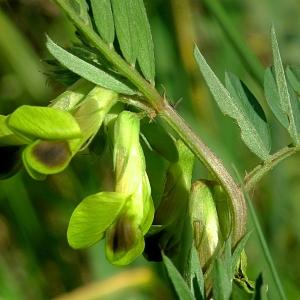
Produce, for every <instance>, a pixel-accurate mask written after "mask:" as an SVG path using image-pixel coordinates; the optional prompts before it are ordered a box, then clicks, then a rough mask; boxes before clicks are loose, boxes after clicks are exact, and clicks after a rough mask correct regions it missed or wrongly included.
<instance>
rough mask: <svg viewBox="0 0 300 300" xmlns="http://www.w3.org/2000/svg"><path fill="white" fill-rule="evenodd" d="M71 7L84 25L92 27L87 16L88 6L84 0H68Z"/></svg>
mask: <svg viewBox="0 0 300 300" xmlns="http://www.w3.org/2000/svg"><path fill="white" fill-rule="evenodd" d="M69 3H70V5H71V7H72V8H73V9H74V11H75V12H76V14H77V15H78V16H79V18H80V19H81V20H82V21H83V22H84V24H85V25H87V26H90V27H92V23H91V20H90V16H89V12H88V11H89V6H88V4H87V3H86V0H69Z"/></svg>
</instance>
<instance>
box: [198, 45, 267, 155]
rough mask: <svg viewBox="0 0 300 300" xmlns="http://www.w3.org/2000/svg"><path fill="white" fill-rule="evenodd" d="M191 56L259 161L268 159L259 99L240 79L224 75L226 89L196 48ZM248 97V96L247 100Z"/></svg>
mask: <svg viewBox="0 0 300 300" xmlns="http://www.w3.org/2000/svg"><path fill="white" fill-rule="evenodd" d="M194 56H195V59H196V61H197V63H198V66H199V68H200V70H201V72H202V74H203V76H204V78H205V80H206V83H207V85H208V87H209V89H210V91H211V93H212V94H213V96H214V98H215V100H216V101H217V103H218V105H219V107H220V109H221V111H222V112H223V113H224V114H225V115H228V116H230V117H232V118H233V119H235V120H236V121H237V123H238V125H239V127H240V129H241V136H242V139H243V141H244V142H245V144H246V145H247V146H248V148H249V149H250V150H251V151H252V152H253V153H255V154H256V155H257V156H259V157H260V158H261V159H262V160H266V159H268V156H269V151H270V142H269V140H270V137H269V130H268V127H267V123H266V121H265V120H264V115H262V114H263V113H262V109H261V107H260V106H259V104H258V102H257V101H256V100H255V99H254V98H253V96H251V95H249V92H247V91H246V90H244V88H243V86H242V85H241V83H240V82H239V80H238V79H237V78H235V77H233V76H232V75H230V76H229V75H227V76H226V85H227V89H226V88H225V87H224V86H223V84H222V83H221V82H220V81H219V79H218V78H217V76H216V75H215V74H214V72H213V71H212V70H211V68H210V67H209V65H208V64H207V62H206V61H205V59H204V57H203V56H202V54H201V53H200V51H199V49H198V48H197V47H196V48H195V51H194ZM247 94H248V95H247ZM249 96H251V98H250V99H249ZM254 101H255V102H254Z"/></svg>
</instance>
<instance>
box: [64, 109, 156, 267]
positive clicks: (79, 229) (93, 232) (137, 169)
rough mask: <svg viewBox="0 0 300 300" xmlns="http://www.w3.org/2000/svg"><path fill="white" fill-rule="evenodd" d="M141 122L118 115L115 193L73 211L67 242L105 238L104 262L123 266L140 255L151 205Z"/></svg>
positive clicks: (103, 194)
mask: <svg viewBox="0 0 300 300" xmlns="http://www.w3.org/2000/svg"><path fill="white" fill-rule="evenodd" d="M139 131H140V120H139V118H138V116H137V115H136V114H135V113H132V112H129V111H123V112H121V113H120V114H119V115H118V117H117V118H116V120H115V122H114V130H113V138H112V139H113V162H114V171H115V192H100V193H97V194H93V195H90V196H88V197H86V198H85V199H84V200H83V201H82V202H81V203H80V204H79V205H78V206H77V207H76V209H75V210H74V212H73V214H72V217H71V219H70V223H69V228H68V241H69V244H70V245H71V246H72V247H74V248H84V247H88V246H90V245H92V244H94V243H96V242H97V241H99V240H101V239H102V238H104V237H105V238H106V256H107V259H108V260H109V261H110V262H111V263H113V264H115V265H126V264H129V263H130V262H132V261H133V260H134V259H136V257H137V256H139V255H140V254H142V252H143V250H144V235H145V234H146V233H147V231H148V230H149V228H150V226H151V224H152V220H153V215H154V206H153V202H152V198H151V188H150V183H149V180H148V176H147V173H146V166H145V160H144V155H143V151H142V148H141V145H140V142H139Z"/></svg>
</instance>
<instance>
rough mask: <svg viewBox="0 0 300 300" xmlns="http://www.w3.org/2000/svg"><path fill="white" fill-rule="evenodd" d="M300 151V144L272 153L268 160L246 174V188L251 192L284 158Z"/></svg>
mask: <svg viewBox="0 0 300 300" xmlns="http://www.w3.org/2000/svg"><path fill="white" fill-rule="evenodd" d="M298 151H300V146H292V147H290V146H287V147H284V148H282V149H281V150H279V151H278V152H276V153H275V154H273V155H271V156H270V158H269V159H268V160H267V161H264V162H263V163H261V164H260V165H258V166H257V167H255V168H254V169H253V170H252V171H251V172H250V173H249V174H247V175H246V176H245V179H244V186H245V190H246V191H247V192H249V191H250V190H252V189H253V188H254V187H255V185H256V184H257V183H258V182H259V181H260V180H261V179H262V178H263V177H264V175H266V174H267V173H268V172H270V171H271V170H272V169H273V168H274V167H276V166H277V165H278V164H279V163H280V162H281V161H282V160H284V159H285V158H287V157H289V156H291V155H293V154H295V153H296V152H298Z"/></svg>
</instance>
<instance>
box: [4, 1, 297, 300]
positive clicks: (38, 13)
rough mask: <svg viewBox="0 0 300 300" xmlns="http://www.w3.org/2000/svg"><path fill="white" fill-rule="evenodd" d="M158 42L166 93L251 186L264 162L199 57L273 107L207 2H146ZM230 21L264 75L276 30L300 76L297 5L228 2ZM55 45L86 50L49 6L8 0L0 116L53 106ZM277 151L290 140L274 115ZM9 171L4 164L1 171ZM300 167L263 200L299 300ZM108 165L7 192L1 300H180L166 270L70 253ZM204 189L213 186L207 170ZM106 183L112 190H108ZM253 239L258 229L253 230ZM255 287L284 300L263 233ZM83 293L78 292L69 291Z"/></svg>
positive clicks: (290, 289) (72, 169)
mask: <svg viewBox="0 0 300 300" xmlns="http://www.w3.org/2000/svg"><path fill="white" fill-rule="evenodd" d="M145 3H146V7H147V11H148V14H149V18H150V22H151V26H152V32H153V38H154V42H155V53H156V63H157V66H156V69H157V79H156V85H157V87H158V89H159V90H160V91H161V92H163V93H165V94H166V96H167V97H168V98H169V99H172V100H171V101H173V102H174V105H176V108H177V110H178V111H179V112H180V113H181V114H182V115H183V116H184V118H186V120H187V121H188V122H189V123H190V125H191V126H192V127H193V128H194V129H195V131H196V132H198V133H199V134H200V135H201V136H202V137H203V139H204V140H205V141H206V143H207V144H208V145H209V146H210V147H211V148H212V149H213V150H214V151H215V152H216V153H217V154H218V155H219V156H220V157H221V158H222V159H223V160H224V161H225V164H226V165H227V166H228V168H230V169H232V170H233V166H235V167H236V168H237V169H238V170H239V172H240V173H241V174H242V175H245V174H246V170H248V171H249V170H251V169H252V168H253V167H254V166H255V165H256V164H258V163H259V161H258V160H257V158H256V157H255V156H254V155H252V154H251V153H250V152H249V151H248V150H247V148H246V147H245V146H244V145H243V143H242V142H241V140H240V138H239V130H238V128H237V126H235V125H234V124H233V122H231V120H229V119H228V118H226V117H224V116H222V115H221V113H220V112H219V110H218V109H217V107H216V105H215V103H214V102H213V100H212V99H211V96H210V94H209V92H208V90H207V88H206V86H205V84H204V83H203V80H202V78H201V76H200V74H199V72H198V70H197V67H196V65H195V62H194V60H193V56H192V50H193V45H194V43H197V44H198V46H199V48H200V49H201V51H202V52H203V53H204V55H205V57H206V58H207V60H208V61H209V63H210V65H211V66H212V67H213V69H214V70H215V71H216V73H217V74H218V75H219V76H220V78H221V79H222V80H223V77H224V71H225V70H228V71H231V72H234V73H235V74H237V75H238V76H239V77H240V78H242V79H243V80H245V81H246V83H247V84H248V85H249V86H250V87H251V88H252V89H253V91H254V92H255V94H256V95H257V96H258V98H259V99H260V100H261V103H262V104H263V105H264V99H263V97H262V90H261V87H260V86H259V84H257V83H256V81H255V80H254V79H253V78H252V76H251V74H250V73H249V72H248V71H247V68H246V67H245V66H244V64H243V62H242V61H241V59H240V57H239V56H238V55H237V53H236V51H235V49H234V48H233V47H232V45H231V44H230V42H229V41H228V39H227V38H226V35H225V34H224V32H223V30H222V28H221V27H220V25H219V24H218V22H216V20H215V18H214V16H213V15H212V14H211V13H210V11H209V10H208V9H207V8H206V7H205V5H204V3H203V2H202V1H201V0H151V1H150V0H148V1H145ZM221 3H222V6H223V7H224V9H225V12H226V15H227V17H228V18H229V19H230V21H231V22H232V23H233V24H234V27H235V28H237V29H238V31H239V33H240V35H241V36H242V38H243V39H244V40H245V43H246V44H247V45H248V46H249V48H250V49H251V51H253V53H255V55H256V56H257V57H258V58H259V60H260V61H261V63H262V64H263V65H264V66H269V65H270V64H271V49H270V40H269V30H270V27H271V23H272V22H273V23H274V24H275V26H276V30H277V35H278V39H279V45H280V48H281V53H282V57H283V60H284V62H285V63H286V64H292V65H300V5H299V1H298V0H243V1H238V0H223V1H221ZM45 34H48V35H50V36H51V37H52V38H53V39H54V40H55V41H57V42H58V43H59V44H60V45H63V46H68V45H70V43H71V42H72V41H73V42H74V41H76V37H75V35H74V28H73V27H72V26H71V25H70V23H69V22H68V20H67V19H66V18H65V17H64V16H63V15H62V14H61V13H60V11H59V10H58V8H57V7H56V6H55V5H54V4H53V3H52V2H51V1H48V0H0V113H1V114H8V113H10V112H12V111H13V110H14V109H15V108H16V107H18V106H19V105H22V104H36V105H47V103H48V101H49V100H50V99H52V98H54V97H55V96H56V95H58V94H59V93H60V92H62V91H63V90H64V89H65V87H64V86H62V85H59V84H57V83H54V82H53V81H52V80H49V79H47V76H46V75H45V73H46V72H47V65H46V64H45V63H44V62H43V59H45V58H49V54H48V53H47V51H46V48H45V43H44V42H45ZM266 113H267V117H268V120H269V122H270V124H271V128H272V133H273V151H275V150H276V149H279V148H280V147H282V146H284V145H287V144H288V143H289V139H288V137H287V135H286V134H285V132H284V131H283V130H282V129H281V128H279V126H278V125H277V123H276V122H275V120H274V118H273V116H272V115H271V113H270V111H268V110H266ZM0 163H1V160H0ZM299 166H300V157H299V155H296V156H295V157H292V158H289V159H288V160H286V161H284V162H283V163H281V164H280V165H279V166H278V167H277V168H276V169H275V170H274V171H272V172H271V173H270V174H269V175H268V176H267V177H266V178H264V179H263V180H262V182H261V183H260V184H259V186H258V187H257V188H256V190H255V192H254V193H253V195H252V196H253V199H254V200H253V201H254V204H255V207H256V209H257V212H258V215H259V218H260V220H261V223H262V227H263V230H264V233H265V235H266V239H267V242H268V244H269V246H270V249H271V253H272V256H273V258H274V261H275V264H276V266H277V268H278V272H279V275H280V278H281V279H282V281H283V285H284V287H285V290H286V292H287V295H288V298H289V299H300V221H299V220H300V167H299ZM108 168H109V166H108V165H107V163H106V161H105V158H99V157H97V156H90V155H87V154H84V153H83V154H79V155H78V156H77V157H76V158H75V159H74V160H73V161H72V164H71V166H69V167H68V169H67V170H65V171H64V172H63V173H61V174H59V175H55V176H49V177H48V179H47V180H46V181H44V182H35V181H33V180H32V179H30V178H29V176H28V175H27V174H26V173H25V172H24V171H21V172H19V173H18V174H17V175H15V176H14V177H12V178H10V179H7V180H3V181H1V182H0V299H9V300H10V299H49V298H55V297H57V299H70V300H71V299H173V298H174V296H173V294H172V292H171V290H170V288H169V286H168V283H167V282H166V281H165V279H164V278H163V274H164V270H163V268H162V266H161V265H159V264H153V263H148V262H147V261H146V260H145V259H143V258H140V259H138V260H137V261H136V262H135V263H134V264H133V265H131V266H129V267H127V268H121V269H120V268H117V267H113V266H111V265H109V264H108V263H107V262H106V261H105V257H104V254H103V252H104V251H103V245H102V243H100V244H97V245H95V246H94V247H92V248H90V249H88V250H85V251H75V250H72V249H71V248H70V247H69V246H68V244H67V241H66V229H67V224H68V219H69V217H70V215H71V212H72V210H73V209H74V208H75V206H76V205H77V204H78V203H79V202H80V200H81V199H82V198H83V197H84V196H86V195H89V194H91V193H94V192H97V191H99V190H100V189H101V187H102V186H103V185H104V184H105V182H104V181H105V180H109V172H108V171H107V169H108ZM194 176H195V179H196V178H198V177H207V176H208V174H207V173H206V171H205V169H204V168H203V167H202V166H201V165H200V164H199V165H197V166H196V169H195V174H194ZM103 178H104V179H103ZM249 226H250V228H251V223H250V224H249ZM247 254H248V256H249V261H248V268H249V277H250V278H255V277H256V276H257V275H258V273H259V272H260V271H263V272H264V274H265V275H266V279H267V283H268V284H269V292H270V294H269V295H270V296H269V299H277V293H276V289H275V288H274V287H273V285H272V281H271V280H270V276H269V274H268V270H267V267H266V264H265V262H264V258H263V255H262V251H261V250H260V247H259V245H258V242H257V239H256V236H255V234H252V238H251V239H250V242H249V243H248V246H247ZM76 288H80V289H79V290H77V292H76V293H72V294H68V293H70V291H72V290H74V289H76Z"/></svg>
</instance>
